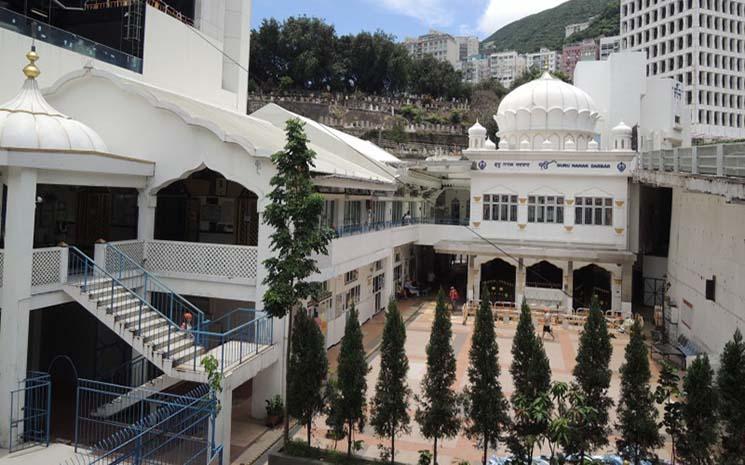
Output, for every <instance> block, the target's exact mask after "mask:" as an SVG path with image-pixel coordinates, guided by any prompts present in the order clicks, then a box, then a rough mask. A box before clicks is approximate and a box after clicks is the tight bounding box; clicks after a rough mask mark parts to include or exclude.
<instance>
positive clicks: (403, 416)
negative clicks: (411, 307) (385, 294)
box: [370, 300, 411, 463]
mask: <svg viewBox="0 0 745 465" xmlns="http://www.w3.org/2000/svg"><path fill="white" fill-rule="evenodd" d="M405 344H406V326H405V325H404V320H403V318H402V317H401V312H399V310H398V305H397V304H396V301H395V300H391V302H390V303H389V304H388V311H387V312H386V315H385V327H384V328H383V340H382V342H381V344H380V373H379V374H378V382H377V384H376V385H375V397H374V398H373V401H372V409H371V410H372V412H371V418H370V424H372V426H373V428H374V429H375V433H377V434H378V435H379V436H381V437H385V438H390V440H391V451H390V456H391V463H394V462H395V457H396V435H397V434H399V433H408V432H409V431H410V428H409V412H408V411H407V410H406V407H407V406H408V404H409V396H410V395H411V389H409V386H408V384H407V383H406V376H407V374H408V372H409V359H408V357H407V356H406V350H405Z"/></svg>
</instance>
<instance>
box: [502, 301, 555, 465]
mask: <svg viewBox="0 0 745 465" xmlns="http://www.w3.org/2000/svg"><path fill="white" fill-rule="evenodd" d="M510 374H511V375H512V380H513V382H514V384H515V391H514V392H513V394H512V406H513V409H515V420H514V422H513V427H512V431H511V434H510V437H509V439H508V442H509V448H510V450H511V451H512V453H513V454H514V455H515V456H516V457H519V458H520V460H521V462H522V463H529V461H530V457H532V455H533V448H534V446H535V443H536V442H537V441H538V439H539V438H540V437H541V436H543V435H545V433H546V431H547V428H548V421H547V419H545V418H544V419H538V418H535V417H534V416H532V415H527V414H521V412H525V411H526V410H528V409H529V408H530V407H531V406H532V405H533V404H534V403H535V402H536V401H537V400H538V399H540V398H542V397H547V396H548V394H549V390H550V389H551V366H550V365H549V362H548V357H547V356H546V351H545V350H544V348H543V341H541V338H540V337H538V335H536V333H535V328H534V327H533V319H532V316H531V313H530V307H528V304H527V303H526V301H525V299H523V303H522V309H521V312H520V320H519V322H518V324H517V331H516V333H515V339H513V341H512V365H511V366H510Z"/></svg>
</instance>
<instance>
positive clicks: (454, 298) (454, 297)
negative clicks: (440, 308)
mask: <svg viewBox="0 0 745 465" xmlns="http://www.w3.org/2000/svg"><path fill="white" fill-rule="evenodd" d="M449 297H450V304H451V305H452V306H453V312H455V305H456V304H457V303H458V299H459V298H460V295H458V290H457V289H456V288H455V287H454V286H450V293H449Z"/></svg>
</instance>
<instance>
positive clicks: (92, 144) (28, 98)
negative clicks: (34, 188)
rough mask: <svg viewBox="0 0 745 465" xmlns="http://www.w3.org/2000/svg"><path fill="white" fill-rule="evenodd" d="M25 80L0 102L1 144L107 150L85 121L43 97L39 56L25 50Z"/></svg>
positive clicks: (10, 146)
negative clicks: (61, 109)
mask: <svg viewBox="0 0 745 465" xmlns="http://www.w3.org/2000/svg"><path fill="white" fill-rule="evenodd" d="M26 58H27V59H28V61H29V63H28V64H27V65H26V66H25V67H24V68H23V73H24V74H25V75H26V81H25V82H24V83H23V87H22V88H21V90H20V92H18V94H17V95H16V96H15V97H14V98H12V99H11V100H10V101H8V102H5V103H3V104H1V105H0V148H13V149H40V150H59V151H74V152H107V151H108V149H107V147H106V144H104V142H103V140H102V139H101V137H100V136H99V135H98V134H96V132H95V131H93V130H92V129H91V128H89V127H88V126H86V125H85V124H83V123H81V122H79V121H76V120H74V119H72V118H70V117H69V116H66V115H64V114H62V113H60V112H58V111H57V110H55V109H54V108H53V107H52V106H51V105H49V103H48V102H47V101H46V99H44V96H43V95H42V94H41V91H40V90H39V85H38V83H37V81H36V78H37V77H38V76H39V74H41V72H40V71H39V68H37V67H36V61H37V60H38V59H39V56H38V55H37V53H36V50H35V48H34V47H32V49H31V51H30V52H28V53H27V54H26Z"/></svg>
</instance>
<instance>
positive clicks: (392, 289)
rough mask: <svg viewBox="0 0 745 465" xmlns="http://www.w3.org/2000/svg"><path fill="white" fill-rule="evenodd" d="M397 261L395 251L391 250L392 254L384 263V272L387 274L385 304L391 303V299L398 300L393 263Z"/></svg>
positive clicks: (384, 286) (384, 291)
mask: <svg viewBox="0 0 745 465" xmlns="http://www.w3.org/2000/svg"><path fill="white" fill-rule="evenodd" d="M394 261H395V255H394V251H393V249H392V248H391V250H390V254H389V255H388V256H387V257H386V258H385V261H384V262H383V270H384V272H385V278H384V279H383V298H384V299H386V300H385V301H384V302H386V303H387V302H390V300H391V299H395V298H396V283H394V282H393V262H394Z"/></svg>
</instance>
